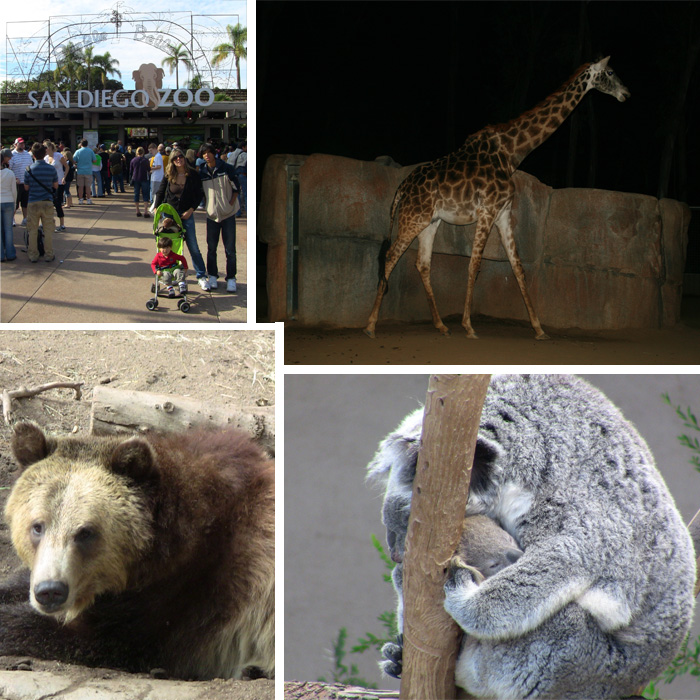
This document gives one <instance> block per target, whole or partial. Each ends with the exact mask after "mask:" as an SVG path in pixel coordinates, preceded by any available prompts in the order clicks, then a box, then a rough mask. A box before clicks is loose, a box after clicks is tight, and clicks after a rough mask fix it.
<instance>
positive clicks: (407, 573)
mask: <svg viewBox="0 0 700 700" xmlns="http://www.w3.org/2000/svg"><path fill="white" fill-rule="evenodd" d="M489 380H490V375H434V376H432V377H431V378H430V382H429V385H428V395H427V398H426V404H425V414H424V419H423V432H422V437H421V441H422V445H421V450H420V453H419V455H418V463H417V466H416V476H415V479H414V482H413V500H412V501H411V517H410V520H409V525H408V535H407V538H406V554H405V558H404V572H403V576H404V577H403V595H404V629H403V641H404V648H403V673H402V681H401V698H404V699H407V698H414V699H415V698H421V700H442V699H443V698H445V699H449V698H455V697H456V695H457V690H456V688H455V683H454V676H455V662H456V660H457V653H458V651H459V641H460V638H461V630H460V628H459V626H458V625H457V624H456V623H455V621H454V620H453V619H452V618H451V617H450V616H449V615H448V614H447V612H446V611H445V609H444V607H443V604H444V600H445V594H444V590H443V587H444V583H445V579H446V575H447V569H448V565H449V562H450V559H451V558H452V555H453V554H454V552H455V550H456V549H457V545H458V544H459V540H460V536H461V534H462V526H463V522H464V513H465V509H466V504H467V497H468V494H469V479H470V476H471V468H472V461H473V458H474V449H475V446H476V437H477V431H478V428H479V420H480V418H481V409H482V407H483V403H484V399H485V397H486V390H487V389H488V385H489Z"/></svg>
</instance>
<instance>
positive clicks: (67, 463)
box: [5, 422, 158, 622]
mask: <svg viewBox="0 0 700 700" xmlns="http://www.w3.org/2000/svg"><path fill="white" fill-rule="evenodd" d="M12 450H13V453H14V456H15V459H16V461H17V463H18V465H19V466H20V468H21V469H22V470H23V471H22V474H21V475H20V477H19V478H18V479H17V481H16V483H15V485H14V486H13V488H12V492H11V493H10V497H9V499H8V501H7V505H6V507H5V517H6V520H7V522H8V525H9V527H10V534H11V536H12V543H13V545H14V547H15V549H16V551H17V553H18V554H19V556H20V558H21V559H22V561H23V562H24V563H25V564H26V565H27V566H28V567H29V569H30V570H31V577H30V603H31V605H32V606H33V607H34V608H35V609H36V610H37V611H39V612H40V613H42V614H45V615H51V616H54V617H56V618H57V619H59V620H61V621H64V622H70V621H71V620H73V619H75V618H76V617H77V616H78V615H80V613H81V612H82V611H83V610H85V609H86V608H88V607H89V606H90V605H91V604H92V603H93V601H94V599H95V596H98V595H100V594H102V593H119V592H121V591H123V590H125V589H126V588H127V586H128V585H129V579H130V576H131V575H132V573H133V568H134V564H135V563H136V562H137V561H138V560H139V559H140V558H141V557H143V556H144V554H145V553H146V552H147V551H148V549H149V547H150V546H151V541H152V539H153V534H152V533H153V525H152V521H153V517H152V513H151V509H150V505H149V492H150V490H151V489H152V488H153V485H154V483H155V482H156V481H157V479H158V473H157V469H156V462H155V454H154V453H153V450H152V448H151V446H150V445H149V444H148V442H146V441H145V440H143V439H141V438H128V439H120V438H111V437H102V438H100V437H89V438H77V437H72V438H58V439H57V438H52V437H49V436H47V435H45V434H44V432H43V431H42V430H41V428H39V427H38V426H37V425H35V424H33V423H29V422H23V423H19V424H18V425H17V426H16V427H15V429H14V434H13V437H12Z"/></svg>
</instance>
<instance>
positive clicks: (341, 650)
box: [318, 535, 398, 688]
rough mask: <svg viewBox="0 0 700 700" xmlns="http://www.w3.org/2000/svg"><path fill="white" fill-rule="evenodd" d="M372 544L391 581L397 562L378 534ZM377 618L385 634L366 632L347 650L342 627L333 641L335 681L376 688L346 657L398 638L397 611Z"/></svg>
mask: <svg viewBox="0 0 700 700" xmlns="http://www.w3.org/2000/svg"><path fill="white" fill-rule="evenodd" d="M371 538H372V546H373V547H374V548H375V549H376V550H377V552H378V554H379V558H380V559H381V560H382V562H383V563H384V566H385V568H387V569H388V570H389V573H388V574H386V573H385V574H383V578H384V581H387V582H389V583H391V570H392V569H393V568H394V567H395V566H396V564H395V563H394V562H393V561H392V560H391V558H390V557H389V555H388V554H387V553H386V551H385V550H384V547H383V546H382V543H381V542H380V541H379V540H378V539H377V537H376V535H371ZM377 620H378V621H379V622H381V623H382V627H383V628H384V634H383V636H377V635H375V634H372V633H371V632H365V636H364V637H360V638H358V640H357V643H356V644H355V646H353V647H352V649H350V651H347V650H346V648H345V645H346V642H347V636H348V632H347V629H346V628H345V627H341V628H340V631H339V632H338V636H337V637H336V639H335V641H334V642H333V670H332V672H331V673H332V674H333V681H332V682H333V683H343V684H345V685H357V686H361V687H363V688H376V687H377V686H376V684H375V683H370V682H369V681H367V680H366V679H365V678H362V677H360V676H359V670H358V667H357V664H353V663H351V664H350V665H349V666H348V665H346V664H345V663H344V661H345V657H346V656H347V655H348V654H362V653H363V652H365V651H367V650H368V649H374V650H376V651H377V652H379V651H380V650H381V648H382V647H383V646H384V644H386V643H387V642H393V641H394V640H395V639H396V635H397V633H398V628H397V622H396V612H394V611H393V610H387V611H385V612H383V613H381V615H379V617H377ZM318 680H319V681H320V682H321V683H328V682H329V681H327V680H326V678H325V677H323V676H322V677H320V678H319V679H318Z"/></svg>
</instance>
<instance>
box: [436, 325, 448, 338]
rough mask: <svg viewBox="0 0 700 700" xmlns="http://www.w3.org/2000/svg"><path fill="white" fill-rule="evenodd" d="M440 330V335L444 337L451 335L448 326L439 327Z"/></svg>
mask: <svg viewBox="0 0 700 700" xmlns="http://www.w3.org/2000/svg"><path fill="white" fill-rule="evenodd" d="M438 330H439V331H440V333H442V335H444V336H449V335H450V329H449V328H448V327H447V326H442V327H438Z"/></svg>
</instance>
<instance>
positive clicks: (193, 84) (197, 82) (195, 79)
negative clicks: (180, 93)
mask: <svg viewBox="0 0 700 700" xmlns="http://www.w3.org/2000/svg"><path fill="white" fill-rule="evenodd" d="M185 85H186V86H187V87H188V88H189V89H190V90H199V88H203V87H204V79H203V78H202V76H201V75H200V74H199V73H197V75H193V76H192V79H191V80H188V81H187V82H186V83H185Z"/></svg>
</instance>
